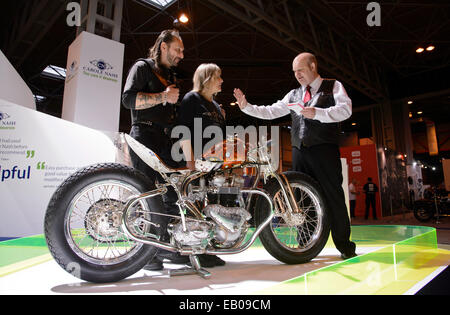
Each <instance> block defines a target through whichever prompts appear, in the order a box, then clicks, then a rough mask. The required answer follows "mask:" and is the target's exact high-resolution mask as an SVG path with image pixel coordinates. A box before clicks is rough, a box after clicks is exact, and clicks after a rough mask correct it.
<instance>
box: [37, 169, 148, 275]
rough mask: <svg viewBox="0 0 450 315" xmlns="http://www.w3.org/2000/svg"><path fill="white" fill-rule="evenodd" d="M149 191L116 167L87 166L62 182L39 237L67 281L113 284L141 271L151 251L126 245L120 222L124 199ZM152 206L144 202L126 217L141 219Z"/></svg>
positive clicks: (133, 173)
mask: <svg viewBox="0 0 450 315" xmlns="http://www.w3.org/2000/svg"><path fill="white" fill-rule="evenodd" d="M152 189H154V185H153V183H152V182H151V181H149V180H148V179H147V178H146V177H145V176H144V175H143V174H142V173H141V172H139V171H137V170H135V169H133V168H130V167H127V166H124V165H121V164H98V165H93V166H89V167H86V168H84V169H81V170H79V171H78V172H76V173H75V174H73V175H72V176H70V177H69V178H67V179H66V180H65V181H64V182H63V183H62V184H61V186H60V187H59V188H58V189H57V190H56V191H55V193H54V194H53V196H52V198H51V200H50V202H49V205H48V207H47V211H46V214H45V221H44V230H45V238H46V241H47V245H48V248H49V250H50V253H51V254H52V256H53V258H54V259H55V261H56V262H57V263H58V264H59V265H60V266H61V267H62V268H63V269H64V270H66V271H67V272H69V273H71V274H72V275H73V276H75V277H77V278H79V279H82V280H85V281H89V282H94V283H108V282H116V281H119V280H122V279H125V278H127V277H129V276H131V275H132V274H134V273H136V272H137V271H139V270H140V269H142V267H143V266H144V265H145V264H146V263H147V262H148V261H150V260H151V259H152V258H153V257H154V255H155V254H156V251H157V249H156V248H155V247H153V246H149V245H144V244H142V243H137V242H134V241H132V240H130V239H129V238H128V237H127V236H126V235H125V234H124V233H123V232H122V230H121V227H120V223H121V221H122V212H123V208H124V205H125V203H126V200H127V199H128V198H129V197H130V196H131V195H136V194H141V193H143V192H146V191H149V190H152ZM156 205H157V203H155V201H154V200H152V199H148V200H146V201H141V202H140V203H138V205H137V206H135V207H134V208H133V209H132V210H133V211H130V212H133V215H135V216H142V215H145V214H143V213H145V212H148V211H149V209H151V207H152V206H156ZM129 219H130V220H131V219H133V218H131V216H129ZM139 229H142V230H147V229H148V227H145V226H141V227H139ZM141 232H143V231H141Z"/></svg>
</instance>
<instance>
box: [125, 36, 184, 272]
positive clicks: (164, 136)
mask: <svg viewBox="0 0 450 315" xmlns="http://www.w3.org/2000/svg"><path fill="white" fill-rule="evenodd" d="M183 52H184V45H183V41H182V39H181V37H180V35H179V33H178V31H177V30H165V31H163V32H162V33H161V34H160V35H159V37H158V39H157V40H156V42H155V44H154V46H153V47H152V48H151V49H150V51H149V57H148V58H147V59H139V60H138V61H137V62H136V63H135V64H134V65H133V66H132V67H131V69H130V71H129V73H128V77H127V81H126V83H125V87H124V92H123V95H122V104H123V105H124V106H125V107H126V108H128V109H130V111H131V122H132V127H131V131H130V136H131V137H133V138H134V139H136V140H137V141H139V142H140V143H142V144H143V145H145V146H146V147H147V148H149V149H150V150H152V151H153V152H155V153H156V154H157V155H158V156H159V157H160V158H161V159H162V160H163V162H164V163H165V164H166V165H168V166H169V167H173V168H177V167H178V164H177V163H176V162H174V161H173V159H172V157H171V148H172V140H171V138H170V131H171V127H172V125H173V124H174V123H175V114H176V113H175V111H176V108H175V104H176V103H177V102H178V99H179V96H180V91H179V89H178V87H177V86H176V77H175V73H174V68H175V67H176V66H178V63H179V62H180V61H181V60H182V59H183V58H184V53H183ZM130 151H131V152H130V155H131V161H132V163H133V166H134V167H135V168H136V169H138V170H140V171H142V172H143V173H144V174H146V175H147V176H148V177H149V178H150V179H151V180H152V181H154V182H155V181H157V180H158V179H159V177H160V175H159V174H158V173H157V172H156V171H154V170H153V169H152V168H150V167H149V166H148V165H147V164H145V163H144V162H143V161H142V160H141V159H140V158H139V157H138V156H137V155H136V154H135V153H134V152H133V151H132V150H130ZM174 194H175V193H174V191H171V190H169V192H168V193H167V194H166V195H164V196H163V198H158V197H156V198H151V199H148V203H151V206H152V211H154V212H158V211H160V212H162V213H171V214H177V213H178V207H177V206H176V205H175V201H176V195H175V196H174ZM152 222H154V223H157V224H158V225H159V227H157V228H156V227H152V228H151V229H155V230H156V231H153V230H152V232H153V233H155V234H157V235H159V236H160V237H161V238H162V239H163V240H166V241H167V240H168V234H167V224H168V219H167V217H163V216H158V215H155V216H154V218H152ZM164 258H166V259H169V260H171V261H172V262H174V263H187V262H188V261H189V258H187V257H182V256H180V255H177V254H173V253H170V252H168V251H164V250H161V249H159V250H158V254H157V256H156V257H155V258H154V259H153V260H152V261H151V262H150V263H149V264H148V265H147V266H146V267H145V269H147V270H161V269H163V263H162V261H163V259H164Z"/></svg>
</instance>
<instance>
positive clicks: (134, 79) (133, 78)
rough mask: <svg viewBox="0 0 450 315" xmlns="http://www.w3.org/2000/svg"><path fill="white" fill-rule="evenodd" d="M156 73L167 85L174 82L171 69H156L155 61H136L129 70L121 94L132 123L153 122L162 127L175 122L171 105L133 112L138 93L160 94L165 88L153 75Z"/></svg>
mask: <svg viewBox="0 0 450 315" xmlns="http://www.w3.org/2000/svg"><path fill="white" fill-rule="evenodd" d="M156 71H157V72H158V73H159V75H160V76H161V77H163V78H164V79H165V80H166V81H167V83H168V84H172V83H174V82H175V77H174V73H173V71H172V70H171V69H166V68H164V67H159V68H158V67H156V65H155V61H154V60H152V59H146V60H145V61H144V60H139V61H137V62H136V63H135V64H134V65H133V66H132V67H131V69H130V72H129V73H128V77H127V80H126V83H125V87H124V91H123V94H122V104H123V105H124V107H126V108H128V109H130V110H131V119H132V123H133V124H134V123H138V122H154V123H159V124H161V125H163V126H168V125H171V124H173V123H174V122H175V106H174V105H172V104H166V105H165V106H164V105H163V104H159V105H157V106H155V107H152V108H149V109H144V110H135V106H136V96H137V94H138V93H140V92H142V93H161V92H163V91H165V90H166V86H165V85H164V84H163V83H162V82H161V80H160V79H159V78H158V77H157V76H156V75H155V72H156Z"/></svg>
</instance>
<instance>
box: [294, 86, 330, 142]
mask: <svg viewBox="0 0 450 315" xmlns="http://www.w3.org/2000/svg"><path fill="white" fill-rule="evenodd" d="M335 82H336V80H329V79H324V80H323V82H322V85H321V86H320V88H319V90H318V91H317V93H320V94H321V95H320V96H319V97H318V99H317V103H316V104H315V105H314V107H317V108H328V107H332V106H334V105H335V104H336V102H335V100H334V97H333V87H334V83H335ZM301 97H302V89H301V88H299V89H297V90H296V91H295V92H294V93H293V94H292V96H291V99H290V100H289V102H290V103H291V102H292V103H293V102H298V101H299V100H301ZM308 105H309V103H306V104H305V106H308ZM291 116H292V129H291V141H292V146H294V147H297V148H300V147H301V146H302V144H303V145H304V146H306V147H310V146H314V145H318V144H324V143H331V144H338V137H339V123H321V122H320V121H318V120H314V119H308V118H304V117H303V116H302V115H298V114H297V113H295V112H294V111H292V110H291Z"/></svg>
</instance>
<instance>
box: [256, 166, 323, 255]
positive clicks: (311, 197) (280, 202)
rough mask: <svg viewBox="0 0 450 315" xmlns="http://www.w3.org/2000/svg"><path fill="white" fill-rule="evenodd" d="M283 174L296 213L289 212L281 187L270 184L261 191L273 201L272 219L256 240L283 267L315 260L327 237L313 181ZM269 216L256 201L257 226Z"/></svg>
mask: <svg viewBox="0 0 450 315" xmlns="http://www.w3.org/2000/svg"><path fill="white" fill-rule="evenodd" d="M284 174H285V176H286V178H287V179H288V181H289V184H290V188H291V190H292V193H293V194H294V196H295V199H296V202H297V207H298V209H299V212H298V213H291V212H290V211H289V210H288V208H287V206H286V203H285V199H284V197H283V195H282V191H281V187H280V184H279V183H278V182H277V181H275V180H272V181H270V182H269V183H268V185H267V186H265V187H264V188H265V189H266V191H267V192H268V193H269V194H270V196H271V197H272V198H273V204H274V208H275V209H274V212H275V216H274V218H273V219H272V222H271V223H270V224H269V225H268V226H267V227H266V228H265V229H264V230H263V231H262V232H261V234H260V236H259V237H260V240H261V243H262V244H263V246H264V248H265V249H266V250H267V251H268V252H269V253H270V254H271V255H272V256H273V257H274V258H276V259H277V260H279V261H281V262H284V263H286V264H302V263H306V262H308V261H310V260H311V259H313V258H315V257H316V256H317V255H318V254H319V253H320V252H321V251H322V249H323V248H324V246H325V244H326V242H327V240H328V237H329V234H330V223H329V216H328V213H327V208H326V206H325V199H324V196H323V192H322V190H321V188H320V186H319V184H318V183H317V182H316V181H315V180H314V179H312V178H311V177H309V176H307V175H305V174H302V173H298V172H287V173H284ZM269 214H270V207H269V204H268V202H267V201H266V200H265V199H263V198H258V201H257V205H256V212H255V222H256V224H257V226H259V225H260V224H261V223H262V222H264V220H265V219H266V218H267V216H268V215H269Z"/></svg>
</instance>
